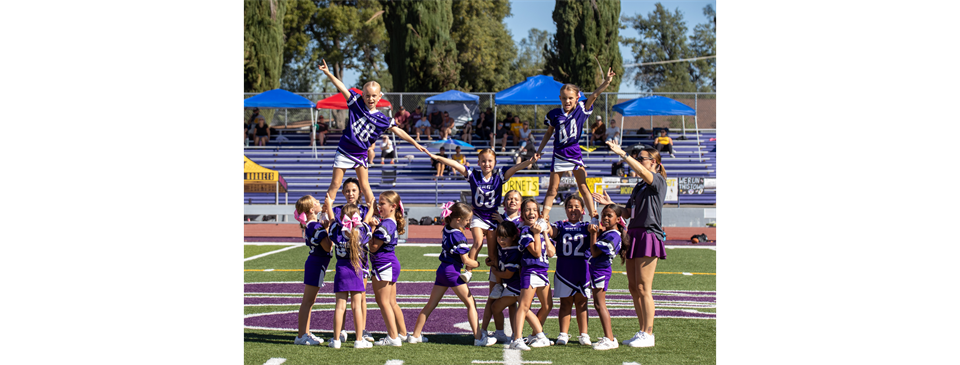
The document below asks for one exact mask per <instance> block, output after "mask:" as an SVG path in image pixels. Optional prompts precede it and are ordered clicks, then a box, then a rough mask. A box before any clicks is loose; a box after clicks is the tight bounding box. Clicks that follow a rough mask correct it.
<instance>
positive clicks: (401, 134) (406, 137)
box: [388, 126, 430, 154]
mask: <svg viewBox="0 0 960 365" xmlns="http://www.w3.org/2000/svg"><path fill="white" fill-rule="evenodd" d="M388 131H391V132H393V133H394V134H396V135H397V137H400V139H402V140H404V141H407V142H410V143H411V144H413V145H414V146H415V147H417V149H418V150H420V152H423V153H426V154H430V151H428V150H427V148H426V147H424V146H421V145H420V144H419V143H417V141H416V140H414V139H413V138H410V135H409V134H407V132H404V131H403V129H400V128H398V127H397V126H393V127H390V129H388Z"/></svg>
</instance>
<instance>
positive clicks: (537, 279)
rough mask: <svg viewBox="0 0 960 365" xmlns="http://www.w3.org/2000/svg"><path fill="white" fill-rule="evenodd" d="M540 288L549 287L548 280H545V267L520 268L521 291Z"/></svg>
mask: <svg viewBox="0 0 960 365" xmlns="http://www.w3.org/2000/svg"><path fill="white" fill-rule="evenodd" d="M541 286H550V279H549V278H547V268H546V267H521V268H520V287H521V288H523V289H529V288H539V287H541Z"/></svg>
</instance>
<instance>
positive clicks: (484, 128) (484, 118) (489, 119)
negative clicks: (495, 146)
mask: <svg viewBox="0 0 960 365" xmlns="http://www.w3.org/2000/svg"><path fill="white" fill-rule="evenodd" d="M495 124H496V123H494V121H493V109H490V108H487V111H485V112H483V114H481V115H480V120H478V121H477V136H480V138H483V136H486V135H489V134H490V132H493V126H494V125H495Z"/></svg>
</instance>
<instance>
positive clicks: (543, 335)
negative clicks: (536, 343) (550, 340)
mask: <svg viewBox="0 0 960 365" xmlns="http://www.w3.org/2000/svg"><path fill="white" fill-rule="evenodd" d="M537 338H547V335H545V334H543V332H540V333H538V334H537Z"/></svg>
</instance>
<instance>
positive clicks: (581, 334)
mask: <svg viewBox="0 0 960 365" xmlns="http://www.w3.org/2000/svg"><path fill="white" fill-rule="evenodd" d="M580 336H587V337H590V335H588V334H586V333H580Z"/></svg>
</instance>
